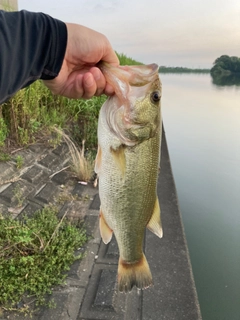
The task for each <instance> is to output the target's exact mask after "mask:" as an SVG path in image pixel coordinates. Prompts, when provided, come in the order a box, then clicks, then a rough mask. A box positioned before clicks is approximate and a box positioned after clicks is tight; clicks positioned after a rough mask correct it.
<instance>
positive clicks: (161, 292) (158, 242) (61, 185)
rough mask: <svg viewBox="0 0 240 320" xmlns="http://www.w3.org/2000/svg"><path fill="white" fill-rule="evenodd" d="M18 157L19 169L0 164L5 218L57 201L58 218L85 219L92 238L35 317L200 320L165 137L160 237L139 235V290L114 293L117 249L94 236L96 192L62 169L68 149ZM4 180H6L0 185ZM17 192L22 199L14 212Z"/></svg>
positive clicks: (37, 149) (0, 207) (35, 149)
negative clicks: (148, 283)
mask: <svg viewBox="0 0 240 320" xmlns="http://www.w3.org/2000/svg"><path fill="white" fill-rule="evenodd" d="M18 155H21V156H22V157H23V159H24V167H23V168H22V169H21V170H19V169H17V168H16V164H15V163H14V162H8V163H1V164H0V212H1V213H2V214H3V216H6V215H9V214H11V215H14V217H17V216H18V217H21V215H24V214H27V215H29V216H31V215H32V214H33V213H34V212H35V211H36V210H39V209H41V208H43V207H44V206H45V205H47V204H49V203H55V202H56V203H58V206H59V216H63V215H64V214H65V213H66V215H67V216H68V217H70V218H71V219H83V218H84V219H85V221H86V226H87V230H88V233H89V234H90V235H91V236H92V238H91V239H90V241H89V242H88V244H87V246H86V255H85V258H84V259H83V260H82V261H76V262H75V263H74V264H73V266H72V268H71V270H70V272H69V274H68V277H67V281H66V285H63V286H60V287H57V288H56V289H55V290H54V293H53V297H54V299H55V302H56V308H55V309H47V308H44V307H42V308H40V309H39V310H38V311H37V312H35V313H34V314H33V317H32V319H33V320H50V319H53V320H77V319H78V320H79V319H82V320H97V319H99V320H100V319H101V320H104V319H113V320H122V319H125V320H131V319H134V320H201V314H200V309H199V304H198V299H197V294H196V289H195V284H194V280H193V276H192V269H191V264H190V260H189V254H188V249H187V244H186V240H185V235H184V230H183V225H182V221H181V215H180V212H179V208H178V201H177V195H176V189H175V185H174V179H173V175H172V171H171V165H170V159H169V154H168V150H167V144H166V140H165V135H163V142H162V155H161V173H160V176H159V181H158V196H159V199H160V205H161V212H162V223H163V231H164V237H163V238H162V239H159V238H158V237H156V236H155V235H153V234H152V233H150V232H148V231H147V232H146V237H145V253H146V257H147V260H148V262H149V266H150V268H151V271H152V274H153V280H154V286H153V287H151V288H149V289H146V290H144V291H141V290H137V289H136V288H135V289H134V290H132V292H131V293H129V294H123V293H119V292H118V291H117V290H116V274H117V264H118V248H117V244H116V241H115V239H113V240H112V241H111V242H110V243H109V244H108V245H107V246H106V245H104V244H103V243H102V241H101V238H100V234H99V230H98V212H99V205H100V202H99V197H98V190H97V189H95V188H93V187H92V186H90V185H88V186H83V185H81V184H79V183H77V182H76V180H73V179H72V177H71V176H72V174H71V172H69V171H67V170H63V171H61V170H62V169H63V168H65V167H66V166H67V165H68V162H69V159H70V156H69V154H68V152H67V147H66V146H65V145H64V144H63V145H61V146H59V147H58V148H57V149H50V148H47V147H44V146H41V145H35V146H31V147H29V148H28V149H27V150H22V151H20V152H19V153H18ZM4 181H8V183H4V184H3V182H4ZM74 181H75V182H74ZM73 182H74V183H73ZM16 190H18V192H19V194H21V196H22V198H23V201H22V204H21V206H20V207H19V204H18V203H17V202H18V201H19V197H18V199H17V197H16ZM63 195H64V196H63ZM71 196H73V197H71ZM59 199H64V201H59ZM7 319H11V320H15V319H19V320H23V319H25V320H26V317H24V316H19V315H15V314H14V313H3V315H2V316H0V320H7Z"/></svg>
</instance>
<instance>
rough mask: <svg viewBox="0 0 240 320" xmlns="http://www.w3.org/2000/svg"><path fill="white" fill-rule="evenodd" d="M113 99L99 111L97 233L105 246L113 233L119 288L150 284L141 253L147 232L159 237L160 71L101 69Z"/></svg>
mask: <svg viewBox="0 0 240 320" xmlns="http://www.w3.org/2000/svg"><path fill="white" fill-rule="evenodd" d="M99 67H100V69H101V70H102V72H103V74H104V76H105V77H106V79H107V81H108V82H109V83H110V84H111V85H112V86H113V87H114V89H115V94H114V96H112V97H109V98H108V100H107V101H106V102H105V103H104V105H103V106H102V108H101V110H100V114H99V121H98V153H97V157H96V161H95V171H96V173H97V174H98V177H99V196H100V201H101V207H100V233H101V237H102V240H103V242H104V243H105V244H107V243H108V242H109V241H110V240H111V238H112V233H113V232H114V234H115V237H116V240H117V243H118V247H119V256H120V258H119V265H118V288H119V290H120V291H124V292H128V291H131V289H132V287H133V286H134V285H136V286H137V288H139V289H143V288H147V287H149V286H150V285H151V284H152V275H151V271H150V269H149V266H148V262H147V260H146V257H145V255H144V253H143V239H144V232H145V228H146V227H147V228H148V229H150V230H151V231H152V232H153V233H155V234H156V235H157V236H158V237H160V238H161V237H162V234H163V232H162V226H161V221H160V206H159V202H158V198H157V192H156V186H157V178H158V170H159V157H160V143H161V128H162V120H161V111H160V99H161V82H160V80H159V76H158V66H157V65H156V64H151V65H147V66H129V67H127V66H125V67H121V66H120V67H113V66H109V65H107V64H104V63H102V64H100V66H99Z"/></svg>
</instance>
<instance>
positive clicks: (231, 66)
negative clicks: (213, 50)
mask: <svg viewBox="0 0 240 320" xmlns="http://www.w3.org/2000/svg"><path fill="white" fill-rule="evenodd" d="M213 64H214V66H213V67H212V69H211V71H210V72H211V75H212V76H221V75H222V76H227V75H230V74H239V75H240V58H238V57H229V56H227V55H222V56H221V57H219V58H217V59H216V60H215V61H214V63H213Z"/></svg>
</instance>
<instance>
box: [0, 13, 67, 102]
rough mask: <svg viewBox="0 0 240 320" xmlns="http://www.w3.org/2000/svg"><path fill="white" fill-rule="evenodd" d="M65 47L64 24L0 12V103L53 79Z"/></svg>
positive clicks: (37, 15) (32, 15) (47, 18)
mask: <svg viewBox="0 0 240 320" xmlns="http://www.w3.org/2000/svg"><path fill="white" fill-rule="evenodd" d="M66 44H67V27H66V25H65V23H64V22H62V21H59V20H57V19H53V18H51V17H50V16H48V15H46V14H43V13H33V12H28V11H20V12H5V11H2V10H0V104H1V103H3V102H4V101H6V100H7V99H8V98H9V97H10V96H12V95H13V94H14V93H15V92H17V91H18V90H19V89H21V88H23V87H26V86H27V85H29V84H31V83H32V82H34V81H35V80H37V79H44V80H50V79H54V78H55V77H56V76H57V75H58V73H59V71H60V69H61V66H62V62H63V58H64V55H65V49H66Z"/></svg>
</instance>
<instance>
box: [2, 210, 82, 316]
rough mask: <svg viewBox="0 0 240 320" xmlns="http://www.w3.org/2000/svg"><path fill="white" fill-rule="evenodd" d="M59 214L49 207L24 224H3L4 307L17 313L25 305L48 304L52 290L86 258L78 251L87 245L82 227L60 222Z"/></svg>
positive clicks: (6, 220) (14, 221)
mask: <svg viewBox="0 0 240 320" xmlns="http://www.w3.org/2000/svg"><path fill="white" fill-rule="evenodd" d="M56 213H57V211H56V209H54V208H53V207H47V208H45V209H43V210H42V211H39V212H37V213H36V214H35V215H34V216H33V217H32V218H25V219H24V221H19V220H13V219H10V218H5V219H1V220H0V279H1V284H0V305H1V307H2V309H13V308H15V307H16V305H17V304H19V303H21V302H24V310H25V311H26V310H28V309H29V308H30V305H31V304H34V305H40V304H44V303H46V300H45V297H46V294H50V293H51V292H52V286H54V285H57V284H62V283H63V282H64V279H65V278H66V271H67V270H69V268H70V265H71V264H72V263H73V262H74V261H75V260H77V259H80V258H82V254H81V253H79V254H77V255H75V252H76V250H77V249H78V248H79V247H82V246H83V244H84V243H85V242H86V241H87V236H86V233H85V231H84V229H83V228H82V227H81V226H76V225H72V224H70V222H68V221H66V220H64V219H62V220H61V221H59V219H58V218H57V215H56Z"/></svg>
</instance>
